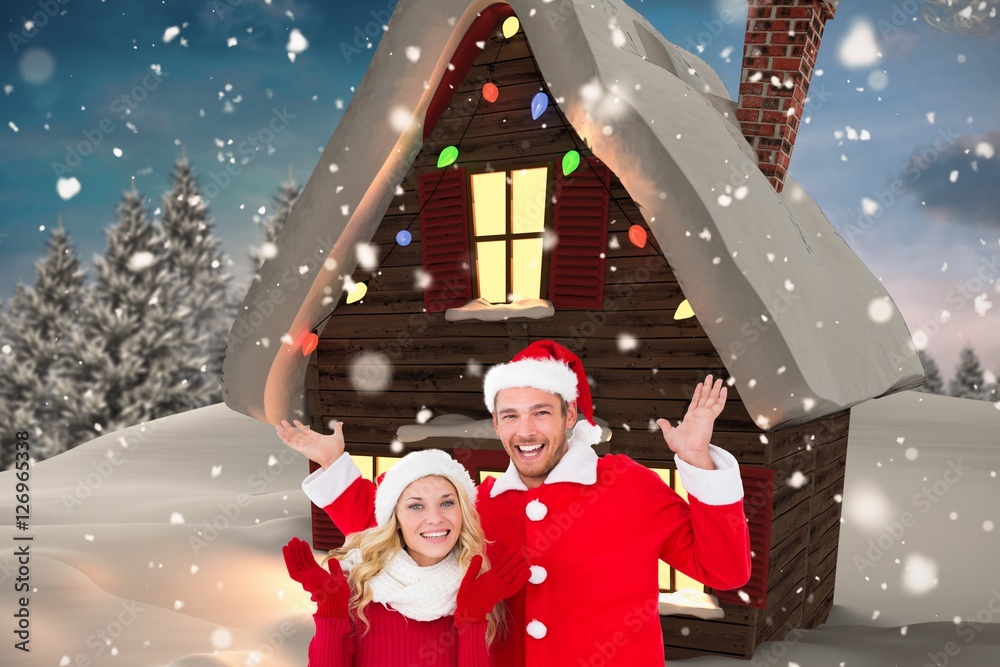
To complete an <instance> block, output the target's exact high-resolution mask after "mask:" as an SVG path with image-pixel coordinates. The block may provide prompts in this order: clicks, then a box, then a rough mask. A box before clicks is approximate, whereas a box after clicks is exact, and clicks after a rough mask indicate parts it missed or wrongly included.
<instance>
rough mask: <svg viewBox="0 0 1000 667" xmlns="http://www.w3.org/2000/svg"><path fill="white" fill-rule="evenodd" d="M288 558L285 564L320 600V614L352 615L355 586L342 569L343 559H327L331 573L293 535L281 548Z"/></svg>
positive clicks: (314, 598) (303, 585)
mask: <svg viewBox="0 0 1000 667" xmlns="http://www.w3.org/2000/svg"><path fill="white" fill-rule="evenodd" d="M281 554H282V555H283V556H284V557H285V567H286V568H288V574H289V575H290V576H291V577H292V579H294V580H295V581H297V582H299V583H300V584H302V588H304V589H305V590H306V592H307V593H312V600H313V602H315V603H316V605H317V609H316V615H317V616H322V617H325V618H348V606H347V604H348V601H349V600H350V599H351V588H350V586H348V584H347V577H345V576H344V571H343V570H341V569H340V561H339V560H337V559H336V558H331V559H330V560H328V561H327V562H326V565H327V567H329V568H330V571H329V572H327V571H326V570H324V569H323V568H322V567H320V566H319V563H317V562H316V559H315V558H314V557H313V553H312V549H310V548H309V545H308V544H306V543H305V542H303V541H302V540H300V539H299V538H297V537H293V538H292V539H291V541H289V542H288V544H286V545H285V546H283V547H281Z"/></svg>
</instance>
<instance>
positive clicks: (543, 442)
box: [493, 387, 576, 489]
mask: <svg viewBox="0 0 1000 667" xmlns="http://www.w3.org/2000/svg"><path fill="white" fill-rule="evenodd" d="M495 409H496V411H495V412H494V413H493V427H494V428H495V429H496V431H497V435H498V436H500V441H501V442H503V448H504V449H505V450H507V455H508V456H510V460H511V461H513V463H514V467H515V468H516V469H517V472H518V474H519V475H520V476H521V480H522V481H523V482H524V484H525V485H526V486H527V487H528V488H529V489H533V488H535V487H537V486H539V485H541V483H542V482H544V481H545V477H546V476H547V475H548V474H549V473H550V472H551V471H552V469H553V468H555V467H556V464H557V463H559V461H560V460H562V457H563V455H564V454H565V453H566V450H567V448H568V443H567V441H566V429H568V428H569V427H570V426H572V425H573V424H575V423H576V401H570V402H569V403H568V404H567V405H566V411H565V413H564V412H563V409H562V399H561V398H560V397H559V395H558V394H550V393H549V392H547V391H542V390H541V389H532V388H530V387H515V388H511V389H503V390H501V391H500V392H498V393H497V395H496V400H495Z"/></svg>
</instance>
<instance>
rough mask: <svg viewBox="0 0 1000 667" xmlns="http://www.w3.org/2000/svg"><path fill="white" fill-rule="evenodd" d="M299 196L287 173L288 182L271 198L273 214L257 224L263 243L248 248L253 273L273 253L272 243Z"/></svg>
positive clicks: (299, 192) (298, 188) (300, 192)
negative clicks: (259, 226) (262, 230)
mask: <svg viewBox="0 0 1000 667" xmlns="http://www.w3.org/2000/svg"><path fill="white" fill-rule="evenodd" d="M301 194H302V188H300V187H297V186H296V185H295V181H294V180H293V179H292V176H291V173H290V172H289V175H288V182H287V183H282V184H281V187H279V188H278V192H277V193H275V195H274V197H272V201H273V202H274V213H272V214H271V215H270V216H268V217H267V218H265V219H264V220H263V221H262V222H260V223H259V224H260V225H261V226H262V227H263V228H264V243H263V244H261V245H260V246H257V247H252V248H250V252H249V255H250V268H252V269H253V271H254V273H256V272H257V271H258V269H260V266H261V264H263V263H264V260H265V259H267V258H268V257H269V256H270V255H271V253H273V252H274V241H275V239H277V238H278V232H280V231H281V228H282V227H284V226H285V221H286V220H288V215H289V214H290V213H291V212H292V208H293V207H294V206H295V202H296V201H298V199H299V195H301Z"/></svg>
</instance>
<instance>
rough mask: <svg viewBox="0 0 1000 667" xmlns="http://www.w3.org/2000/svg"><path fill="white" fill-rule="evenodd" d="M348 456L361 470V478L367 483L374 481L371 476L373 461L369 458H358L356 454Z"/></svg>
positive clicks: (373, 466)
mask: <svg viewBox="0 0 1000 667" xmlns="http://www.w3.org/2000/svg"><path fill="white" fill-rule="evenodd" d="M348 456H350V457H351V460H352V461H354V464H355V465H356V466H358V467H359V468H361V476H362V477H364V478H365V479H367V480H368V481H369V482H374V481H375V477H374V475H373V474H372V473H374V471H375V470H374V468H375V459H373V458H372V457H371V456H359V455H357V454H348Z"/></svg>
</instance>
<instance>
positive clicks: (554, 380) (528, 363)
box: [483, 359, 579, 413]
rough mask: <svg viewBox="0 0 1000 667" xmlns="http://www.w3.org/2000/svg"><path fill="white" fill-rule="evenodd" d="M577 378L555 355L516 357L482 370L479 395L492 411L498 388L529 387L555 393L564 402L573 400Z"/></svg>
mask: <svg viewBox="0 0 1000 667" xmlns="http://www.w3.org/2000/svg"><path fill="white" fill-rule="evenodd" d="M576 382H577V378H576V373H574V372H573V371H572V370H571V369H570V367H569V366H567V365H566V364H564V363H563V362H561V361H557V360H555V359H520V360H518V361H512V362H510V363H507V364H498V365H496V366H494V367H493V368H491V369H490V370H489V371H488V372H487V373H486V378H485V379H484V380H483V398H484V399H485V401H486V407H487V408H488V409H489V411H490V413H493V412H495V411H496V398H497V394H498V393H499V392H500V390H501V389H511V388H513V387H531V388H533V389H541V390H542V391H547V392H549V393H552V394H559V395H560V396H562V397H563V399H565V400H566V401H567V402H569V401H575V400H576V399H577V396H578V395H579V394H578V393H577V386H576Z"/></svg>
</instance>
